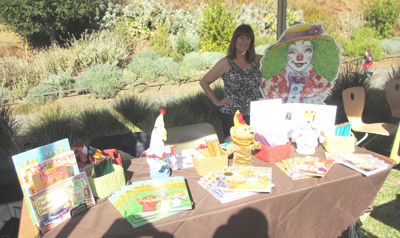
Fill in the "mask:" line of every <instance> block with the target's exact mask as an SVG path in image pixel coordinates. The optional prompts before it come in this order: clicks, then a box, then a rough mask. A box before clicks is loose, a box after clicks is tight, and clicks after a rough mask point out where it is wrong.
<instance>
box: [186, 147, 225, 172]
mask: <svg viewBox="0 0 400 238" xmlns="http://www.w3.org/2000/svg"><path fill="white" fill-rule="evenodd" d="M198 151H199V152H200V153H201V154H202V155H203V156H204V157H205V158H196V157H193V167H194V168H195V169H196V172H197V173H198V174H199V175H200V176H204V175H206V174H208V173H209V172H211V171H217V170H222V168H224V166H228V155H227V154H226V152H225V151H224V150H221V153H222V155H221V156H216V157H210V153H209V152H208V149H199V150H198Z"/></svg>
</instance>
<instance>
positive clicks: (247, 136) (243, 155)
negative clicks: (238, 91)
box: [227, 110, 261, 166]
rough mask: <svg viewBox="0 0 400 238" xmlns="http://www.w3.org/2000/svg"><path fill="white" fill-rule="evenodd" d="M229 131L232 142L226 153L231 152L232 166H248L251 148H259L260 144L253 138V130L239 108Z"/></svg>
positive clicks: (251, 153)
mask: <svg viewBox="0 0 400 238" xmlns="http://www.w3.org/2000/svg"><path fill="white" fill-rule="evenodd" d="M230 132H231V139H232V142H233V144H232V145H231V146H229V147H228V148H227V153H228V155H230V154H232V153H233V166H250V165H251V159H252V156H253V150H255V149H261V144H260V142H257V141H255V140H254V137H255V133H254V130H253V128H252V127H251V126H249V125H247V124H246V122H245V120H244V119H243V115H242V114H241V113H240V112H239V110H237V111H236V113H235V116H234V118H233V127H231V131H230Z"/></svg>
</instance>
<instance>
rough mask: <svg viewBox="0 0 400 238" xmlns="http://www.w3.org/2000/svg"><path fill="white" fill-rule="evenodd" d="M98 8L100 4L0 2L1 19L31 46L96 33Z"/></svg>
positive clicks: (93, 1) (44, 0)
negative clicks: (92, 30)
mask: <svg viewBox="0 0 400 238" xmlns="http://www.w3.org/2000/svg"><path fill="white" fill-rule="evenodd" d="M100 5H101V1H100V0H91V1H87V0H64V1H57V0H38V1H29V0H18V1H7V0H1V1H0V17H1V18H2V22H3V23H5V24H7V25H9V26H11V27H12V28H13V29H14V30H15V31H16V32H17V33H18V34H20V35H21V36H22V37H24V38H27V39H28V40H30V41H31V42H32V43H34V44H39V45H42V44H44V45H49V44H50V43H51V42H52V41H53V40H57V41H59V42H63V43H64V42H65V40H66V39H68V38H69V37H71V36H75V37H79V36H80V35H81V34H82V32H84V31H85V30H86V29H95V28H96V21H95V19H96V17H97V15H96V14H98V13H99V9H100V8H99V7H100Z"/></svg>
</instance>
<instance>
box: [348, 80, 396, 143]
mask: <svg viewBox="0 0 400 238" xmlns="http://www.w3.org/2000/svg"><path fill="white" fill-rule="evenodd" d="M342 97H343V105H344V111H345V113H346V116H347V119H348V120H349V122H350V123H351V129H352V130H353V131H357V132H364V133H365V135H364V137H363V138H362V139H361V140H359V141H358V142H357V145H359V144H360V143H361V142H363V141H364V140H365V139H367V137H368V134H369V133H371V134H375V135H374V137H372V138H371V139H370V140H369V141H367V142H366V143H365V144H364V146H365V145H366V144H368V143H370V142H371V141H373V140H375V139H376V137H377V136H379V135H382V136H392V135H394V134H395V133H396V130H397V125H395V124H390V123H383V122H378V123H364V122H363V120H362V114H363V111H364V105H365V90H364V88H363V87H351V88H347V89H345V90H343V92H342Z"/></svg>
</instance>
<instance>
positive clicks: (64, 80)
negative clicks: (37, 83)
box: [44, 71, 75, 94]
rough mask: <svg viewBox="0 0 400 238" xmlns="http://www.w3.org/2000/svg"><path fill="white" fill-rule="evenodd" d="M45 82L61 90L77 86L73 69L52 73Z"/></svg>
mask: <svg viewBox="0 0 400 238" xmlns="http://www.w3.org/2000/svg"><path fill="white" fill-rule="evenodd" d="M44 82H46V83H48V84H51V85H54V86H55V87H57V88H58V90H59V91H64V90H69V89H74V87H75V79H74V77H73V76H72V72H71V71H69V72H62V73H60V74H53V75H50V76H49V79H48V80H47V81H44ZM64 94H65V93H64Z"/></svg>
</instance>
